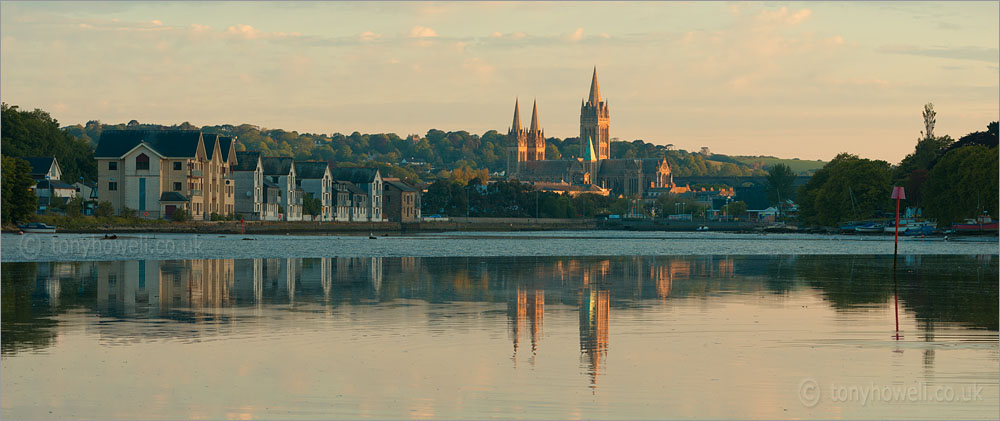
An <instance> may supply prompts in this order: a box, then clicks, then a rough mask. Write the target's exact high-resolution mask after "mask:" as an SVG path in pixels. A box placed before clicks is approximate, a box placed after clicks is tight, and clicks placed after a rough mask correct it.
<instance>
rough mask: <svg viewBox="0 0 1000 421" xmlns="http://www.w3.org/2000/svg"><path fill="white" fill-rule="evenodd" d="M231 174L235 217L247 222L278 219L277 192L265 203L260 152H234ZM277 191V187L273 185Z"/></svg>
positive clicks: (262, 165)
mask: <svg viewBox="0 0 1000 421" xmlns="http://www.w3.org/2000/svg"><path fill="white" fill-rule="evenodd" d="M236 161H237V164H236V165H233V166H232V167H231V169H230V170H231V171H232V174H233V187H234V189H235V195H234V209H235V212H236V215H238V216H239V217H240V218H242V219H245V220H249V221H274V220H277V219H278V201H277V191H275V194H274V196H275V197H274V198H273V200H272V201H271V202H266V201H265V190H264V164H263V163H262V162H261V157H260V152H249V151H248V152H236ZM275 190H277V185H275Z"/></svg>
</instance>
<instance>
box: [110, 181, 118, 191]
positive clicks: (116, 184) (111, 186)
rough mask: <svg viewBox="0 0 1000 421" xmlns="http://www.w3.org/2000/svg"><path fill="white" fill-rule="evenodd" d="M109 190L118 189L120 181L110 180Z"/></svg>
mask: <svg viewBox="0 0 1000 421" xmlns="http://www.w3.org/2000/svg"><path fill="white" fill-rule="evenodd" d="M108 191H118V183H116V182H114V181H111V182H108Z"/></svg>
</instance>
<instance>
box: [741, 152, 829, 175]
mask: <svg viewBox="0 0 1000 421" xmlns="http://www.w3.org/2000/svg"><path fill="white" fill-rule="evenodd" d="M730 158H733V159H735V160H737V161H739V162H741V163H743V164H746V165H749V166H751V167H753V168H759V169H763V170H767V169H768V168H771V166H773V165H775V164H785V165H787V166H788V167H789V168H791V169H792V171H794V172H795V173H796V174H803V173H806V174H812V173H814V172H816V170H818V169H820V168H823V166H824V165H826V161H821V160H815V161H810V160H805V159H798V158H792V159H787V158H775V157H773V156H730Z"/></svg>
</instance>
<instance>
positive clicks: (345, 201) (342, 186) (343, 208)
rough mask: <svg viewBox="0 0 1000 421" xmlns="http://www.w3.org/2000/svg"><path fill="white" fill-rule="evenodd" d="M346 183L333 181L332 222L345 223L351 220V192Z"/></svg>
mask: <svg viewBox="0 0 1000 421" xmlns="http://www.w3.org/2000/svg"><path fill="white" fill-rule="evenodd" d="M347 184H348V182H346V181H337V180H333V195H334V196H333V208H334V212H333V220H334V221H337V222H347V221H350V220H351V191H350V190H349V189H348V188H347Z"/></svg>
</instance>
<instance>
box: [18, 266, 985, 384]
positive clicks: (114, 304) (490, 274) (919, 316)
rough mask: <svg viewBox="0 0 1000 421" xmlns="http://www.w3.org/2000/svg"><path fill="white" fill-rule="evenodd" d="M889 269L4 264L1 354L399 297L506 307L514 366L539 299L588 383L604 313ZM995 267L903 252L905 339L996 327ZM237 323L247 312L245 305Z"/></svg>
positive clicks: (841, 292) (877, 283) (878, 304)
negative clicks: (153, 326) (83, 338)
mask: <svg viewBox="0 0 1000 421" xmlns="http://www.w3.org/2000/svg"><path fill="white" fill-rule="evenodd" d="M891 266H892V259H891V257H886V256H773V257H770V256H694V257H691V256H687V257H671V256H659V257H629V256H624V257H582V258H573V257H565V258H561V257H532V258H509V257H494V258H418V257H409V258H307V259H292V258H274V259H240V260H233V259H220V260H163V261H156V260H139V261H111V262H61V263H7V264H4V265H3V276H2V282H3V288H2V297H3V303H2V310H3V315H2V317H3V318H2V344H3V347H2V352H3V354H4V355H5V356H6V355H12V354H16V353H17V352H20V351H25V350H39V349H44V348H45V347H47V346H50V345H51V344H52V342H53V340H54V339H55V337H56V336H57V332H58V324H59V322H58V321H57V320H58V317H57V316H59V315H60V314H65V313H70V312H75V311H80V310H85V311H87V312H92V313H95V314H97V315H99V316H101V317H107V318H108V319H107V320H116V319H119V320H129V319H155V320H160V321H161V322H171V321H173V322H183V323H188V324H195V325H197V324H199V323H215V324H219V323H222V324H238V322H239V320H240V319H239V318H238V317H234V316H232V315H230V314H227V313H225V312H221V311H220V310H225V309H241V308H256V309H262V308H273V307H275V306H285V308H288V309H292V310H294V309H296V308H300V307H301V306H316V305H319V306H321V307H325V308H328V309H332V308H336V307H339V306H344V305H364V306H379V305H383V304H388V303H392V302H395V301H396V300H400V299H406V300H423V301H426V302H428V303H450V302H484V303H500V304H506V308H507V310H506V319H507V320H506V323H504V324H505V325H506V326H507V329H509V330H508V332H509V335H510V338H511V340H512V342H513V343H512V345H513V354H512V359H513V362H514V366H515V367H516V366H517V364H518V362H519V361H528V363H529V364H530V365H532V366H534V365H535V364H536V358H537V356H538V354H539V349H540V343H541V341H542V337H543V327H544V325H545V319H546V310H547V306H553V305H555V306H556V307H555V308H556V309H557V310H556V311H570V310H571V309H572V311H575V312H577V313H578V318H579V345H580V352H581V361H582V366H583V368H584V369H585V370H586V372H587V373H588V374H589V376H590V382H591V386H592V387H595V388H596V386H597V384H598V380H599V377H600V376H601V372H602V370H604V369H605V368H606V366H607V355H608V350H609V345H610V341H611V338H612V337H613V335H611V332H610V329H611V324H612V311H613V309H615V311H617V309H632V310H636V311H640V312H641V311H642V309H643V308H644V307H646V306H650V305H652V303H655V302H666V303H669V302H670V301H671V300H675V299H683V298H690V297H702V298H710V297H713V296H719V295H727V294H734V295H754V294H763V295H766V296H771V297H774V299H778V300H780V299H782V297H785V296H787V295H789V294H790V293H792V292H795V291H803V290H808V291H815V292H816V293H818V294H819V295H820V296H822V297H823V299H824V300H825V301H827V302H828V303H829V304H830V306H831V307H832V308H834V309H835V310H836V311H839V312H856V311H869V310H871V309H873V308H886V306H887V305H888V304H889V303H891V299H892V280H891V277H890V276H888V275H889V273H890V271H891ZM997 275H998V262H997V259H996V256H992V255H986V256H905V257H904V258H901V260H900V268H899V294H900V297H899V298H900V305H901V308H902V309H901V311H905V312H907V313H909V314H910V315H911V316H912V317H913V318H915V319H916V320H917V321H918V326H919V330H920V332H919V334H916V333H914V336H913V338H921V339H922V340H923V341H927V342H932V341H934V339H935V330H936V326H938V325H941V324H959V325H961V326H965V327H970V328H976V329H987V330H991V331H995V330H997V327H998V316H997V302H998V296H997V283H996V279H997ZM550 310H551V309H550ZM251 314H252V313H251ZM257 314H259V313H257ZM241 317H244V319H245V317H248V316H246V313H241ZM433 317H439V316H433ZM437 321H438V322H441V319H437ZM432 322H434V320H432ZM441 326H445V327H446V325H445V324H444V323H441ZM888 328H891V326H887V329H888ZM190 330H191V329H187V330H184V329H178V330H176V331H166V330H164V329H157V330H155V332H156V334H157V335H160V336H165V337H168V338H169V337H171V335H174V336H176V337H183V336H185V335H190V334H191V332H190ZM106 331H107V332H112V331H113V329H106ZM182 332H187V333H182ZM109 334H110V333H109ZM115 334H116V335H119V336H128V335H136V336H142V335H143V333H142V332H138V333H137V332H131V331H129V332H116V333H115ZM199 334H205V333H204V332H200V333H199ZM528 346H530V349H528V348H527V347H528ZM934 352H935V351H934V349H932V348H928V349H926V350H924V351H923V362H924V365H925V366H926V367H927V370H928V371H931V367H932V366H933V365H934V361H935V354H934Z"/></svg>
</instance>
